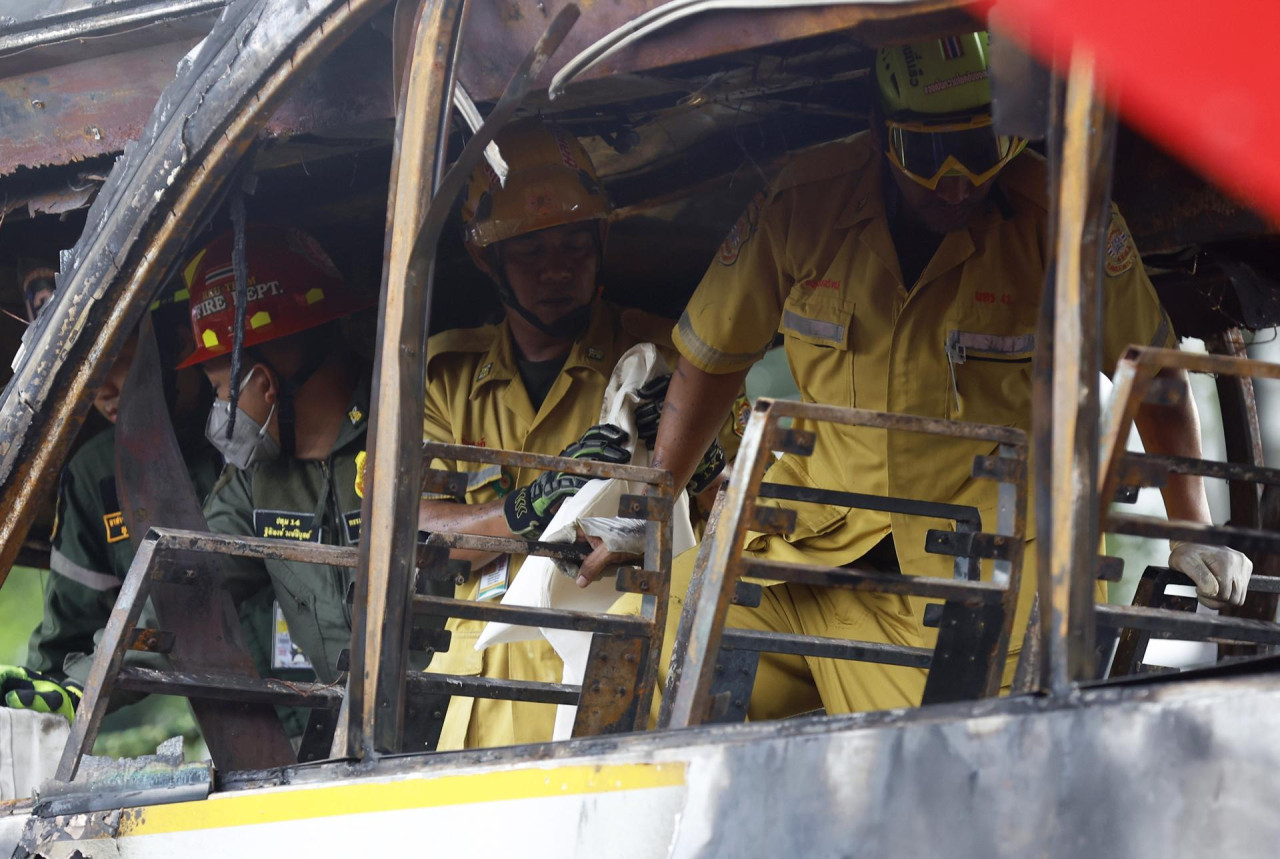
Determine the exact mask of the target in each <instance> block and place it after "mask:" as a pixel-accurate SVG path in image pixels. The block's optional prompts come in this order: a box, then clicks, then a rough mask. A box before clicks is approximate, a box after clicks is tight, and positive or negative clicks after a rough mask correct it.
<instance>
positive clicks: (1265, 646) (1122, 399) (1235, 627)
mask: <svg viewBox="0 0 1280 859" xmlns="http://www.w3.org/2000/svg"><path fill="white" fill-rule="evenodd" d="M1166 369H1170V370H1183V371H1186V372H1190V373H1206V374H1211V375H1214V376H1217V377H1220V378H1226V379H1231V380H1232V381H1233V382H1234V383H1235V384H1236V385H1237V386H1243V387H1246V389H1247V392H1248V400H1249V401H1250V402H1252V380H1253V379H1254V378H1266V379H1277V380H1280V366H1277V365H1275V364H1268V363H1266V362H1262V361H1256V360H1253V359H1249V358H1244V357H1239V356H1238V355H1202V354H1196V353H1190V352H1182V351H1179V350H1176V349H1157V348H1151V347H1138V346H1134V347H1130V349H1129V350H1128V352H1126V354H1125V355H1124V356H1123V357H1122V358H1121V360H1120V363H1119V365H1118V366H1117V369H1116V373H1115V377H1114V382H1115V388H1114V390H1113V392H1112V399H1111V404H1110V407H1109V410H1108V412H1107V416H1106V422H1105V424H1104V427H1103V434H1102V437H1101V439H1100V457H1099V480H1098V486H1099V487H1100V492H1099V496H1098V497H1099V499H1100V501H1101V500H1102V499H1108V500H1109V499H1112V498H1124V499H1126V500H1132V499H1134V498H1136V495H1137V491H1138V490H1139V489H1142V488H1144V487H1153V488H1162V487H1164V486H1165V485H1166V484H1167V482H1168V478H1169V475H1170V474H1189V475H1199V476H1201V477H1210V478H1216V479H1222V480H1228V481H1231V483H1232V487H1233V503H1232V506H1233V513H1234V509H1235V506H1236V501H1235V498H1236V492H1237V491H1238V490H1239V489H1240V488H1241V487H1243V488H1244V497H1245V498H1249V496H1252V498H1251V501H1252V506H1253V507H1254V508H1255V510H1256V508H1257V502H1258V491H1259V487H1262V488H1263V490H1264V491H1263V495H1262V497H1263V499H1264V500H1265V499H1267V498H1268V497H1269V496H1274V495H1276V493H1277V492H1280V490H1272V489H1269V487H1274V486H1280V469H1275V468H1268V467H1266V466H1264V465H1262V464H1261V462H1260V461H1256V462H1218V461H1213V460H1206V459H1196V458H1190V457H1177V456H1161V455H1155V454H1146V453H1133V452H1129V451H1127V450H1126V449H1125V443H1126V440H1127V439H1128V437H1129V432H1130V430H1131V428H1132V426H1133V422H1134V419H1135V417H1136V415H1137V412H1138V408H1139V407H1140V405H1141V404H1142V403H1144V402H1149V403H1157V404H1163V405H1176V404H1179V403H1181V402H1182V401H1183V399H1184V398H1185V397H1188V396H1190V390H1189V389H1188V388H1187V386H1186V385H1182V384H1178V383H1176V380H1172V379H1170V378H1168V377H1162V376H1160V375H1159V373H1160V372H1161V371H1162V370H1166ZM1265 506H1266V505H1265V504H1264V507H1265ZM1273 506H1274V505H1273ZM1099 522H1100V523H1101V530H1102V531H1103V532H1108V531H1109V532H1111V533H1116V534H1127V535H1131V536H1137V537H1144V538H1149V539H1179V540H1188V541H1192V542H1197V543H1204V544H1207V545H1216V546H1230V547H1231V548H1234V549H1237V550H1239V551H1242V552H1244V553H1246V554H1247V555H1249V556H1250V558H1251V560H1253V562H1254V567H1255V570H1257V571H1260V574H1255V575H1254V576H1253V577H1252V578H1251V579H1250V582H1249V595H1250V598H1251V599H1256V597H1255V595H1273V594H1277V593H1280V576H1275V575H1268V574H1267V573H1269V572H1273V571H1274V563H1264V562H1266V561H1267V560H1268V558H1271V559H1275V558H1277V557H1280V531H1277V530H1276V529H1275V526H1276V525H1278V524H1280V523H1277V522H1259V523H1258V524H1260V525H1262V526H1263V527H1242V526H1239V525H1234V524H1229V525H1204V524H1201V523H1198V522H1184V521H1178V520H1166V519H1160V518H1156V517H1150V516H1139V515H1134V514H1127V513H1117V512H1113V511H1112V510H1111V505H1110V504H1108V503H1101V504H1100V511H1099ZM1190 584H1191V580H1190V579H1189V578H1188V577H1186V576H1184V575H1183V574H1181V573H1179V572H1177V571H1175V570H1171V569H1168V568H1165V567H1148V568H1147V570H1146V571H1145V572H1144V574H1143V576H1142V579H1141V581H1140V582H1139V585H1138V589H1137V591H1136V592H1135V593H1134V599H1133V604H1132V605H1131V606H1115V605H1099V606H1096V607H1095V609H1094V615H1095V622H1096V623H1097V624H1098V625H1099V626H1103V627H1110V628H1114V629H1117V630H1119V631H1120V637H1119V644H1118V646H1117V649H1116V654H1115V657H1114V659H1113V660H1112V664H1111V669H1110V672H1109V676H1110V677H1112V678H1117V677H1123V676H1128V675H1132V674H1138V673H1143V672H1144V671H1146V670H1147V669H1145V668H1144V667H1143V664H1142V660H1143V658H1144V656H1145V654H1146V650H1147V644H1148V643H1149V642H1150V640H1151V639H1153V638H1154V639H1177V640H1191V641H1208V642H1216V643H1219V644H1232V645H1249V646H1250V649H1252V650H1254V651H1255V652H1256V651H1257V650H1262V651H1263V652H1268V651H1270V649H1272V648H1275V647H1276V646H1278V645H1280V623H1276V622H1274V618H1275V611H1274V605H1273V606H1272V608H1271V609H1270V610H1269V611H1266V610H1265V609H1264V614H1266V615H1267V618H1266V619H1258V618H1257V617H1236V616H1232V615H1231V614H1229V613H1225V612H1224V613H1220V614H1218V615H1217V616H1214V615H1206V614H1197V613H1196V604H1197V601H1196V599H1195V598H1194V597H1188V596H1179V595H1173V594H1168V593H1166V591H1167V589H1168V587H1169V586H1170V585H1190ZM1262 599H1263V600H1270V601H1272V602H1273V601H1274V597H1273V596H1264V597H1262ZM1231 652H1232V653H1239V652H1241V650H1240V649H1239V648H1237V649H1235V650H1233V651H1231Z"/></svg>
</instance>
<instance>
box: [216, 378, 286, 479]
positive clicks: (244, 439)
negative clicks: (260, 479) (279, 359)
mask: <svg viewBox="0 0 1280 859" xmlns="http://www.w3.org/2000/svg"><path fill="white" fill-rule="evenodd" d="M257 369H258V368H257V367H254V368H253V369H252V370H250V371H249V373H248V375H246V376H245V377H244V381H243V382H241V383H240V390H242V391H243V390H244V388H245V386H246V385H248V384H249V379H250V378H251V377H252V376H253V372H254V370H257ZM275 411H276V407H275V403H272V404H271V411H270V412H269V413H268V414H267V422H266V423H265V424H259V423H258V422H257V421H255V420H254V419H253V418H251V417H249V415H248V413H246V412H245V410H244V409H242V408H239V407H237V408H236V412H237V414H236V425H235V427H234V428H233V429H232V430H231V438H227V424H229V423H231V401H230V400H222V399H214V401H213V406H212V407H211V408H210V409H209V419H208V421H206V422H205V425H204V436H205V438H207V439H209V443H210V444H212V445H213V446H214V447H215V448H217V450H218V452H219V453H221V454H222V455H223V457H224V458H225V459H226V460H227V462H229V463H231V464H232V465H234V466H235V467H236V468H239V469H241V470H243V469H247V468H248V467H249V466H251V465H254V464H255V463H259V462H271V461H272V460H274V459H276V458H278V457H279V456H280V445H279V443H277V442H276V440H275V439H273V438H272V437H271V436H270V434H269V433H268V432H267V424H270V423H271V415H273V414H275Z"/></svg>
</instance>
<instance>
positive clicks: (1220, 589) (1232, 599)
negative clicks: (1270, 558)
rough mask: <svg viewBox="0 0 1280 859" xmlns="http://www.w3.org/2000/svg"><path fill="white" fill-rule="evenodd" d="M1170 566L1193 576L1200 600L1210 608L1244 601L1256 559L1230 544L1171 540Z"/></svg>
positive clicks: (1238, 603)
mask: <svg viewBox="0 0 1280 859" xmlns="http://www.w3.org/2000/svg"><path fill="white" fill-rule="evenodd" d="M1169 549H1170V550H1171V551H1170V552H1169V566H1170V567H1173V568H1174V569H1175V570H1177V571H1178V572H1180V573H1184V574H1185V575H1188V576H1190V577H1191V580H1192V581H1193V582H1195V583H1196V594H1197V595H1198V596H1199V597H1200V602H1202V603H1204V604H1205V605H1207V606H1208V607H1209V608H1222V607H1223V606H1226V605H1240V604H1241V603H1243V602H1244V595H1245V591H1246V590H1247V589H1248V587H1249V576H1250V575H1251V574H1252V573H1253V562H1252V561H1250V560H1249V559H1248V558H1247V557H1245V555H1244V554H1242V553H1240V552H1237V551H1236V550H1235V549H1228V548H1227V547H1226V546H1202V545H1200V544H1199V543H1187V542H1184V541H1182V540H1170V541H1169Z"/></svg>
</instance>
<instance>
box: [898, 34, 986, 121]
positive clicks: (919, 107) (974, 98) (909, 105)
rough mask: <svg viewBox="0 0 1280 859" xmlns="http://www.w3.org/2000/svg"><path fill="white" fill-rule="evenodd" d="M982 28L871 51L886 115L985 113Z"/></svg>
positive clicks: (921, 115)
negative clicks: (978, 30) (874, 60)
mask: <svg viewBox="0 0 1280 859" xmlns="http://www.w3.org/2000/svg"><path fill="white" fill-rule="evenodd" d="M990 52H991V37H990V36H989V35H988V34H987V32H986V31H985V30H983V31H981V32H978V33H966V34H965V35H963V36H946V37H944V38H941V39H930V40H929V41H927V42H917V43H915V44H911V45H897V46H894V47H891V48H881V49H880V50H879V51H877V52H876V88H877V90H878V92H879V95H880V105H881V107H883V108H884V112H885V115H886V116H891V117H901V118H907V117H926V116H940V115H951V116H959V115H963V114H975V113H984V112H990V110H991V81H990V74H991V72H990V67H989V66H988V64H987V57H988V55H989V54H990Z"/></svg>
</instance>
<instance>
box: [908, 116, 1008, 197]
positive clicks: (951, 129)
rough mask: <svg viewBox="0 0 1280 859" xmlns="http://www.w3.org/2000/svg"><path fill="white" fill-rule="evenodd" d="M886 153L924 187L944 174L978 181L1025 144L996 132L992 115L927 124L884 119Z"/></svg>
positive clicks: (933, 186)
mask: <svg viewBox="0 0 1280 859" xmlns="http://www.w3.org/2000/svg"><path fill="white" fill-rule="evenodd" d="M885 125H886V128H887V132H888V133H887V134H886V141H887V145H886V150H887V152H886V154H887V155H888V157H889V160H890V161H892V162H893V164H894V166H896V167H897V168H898V169H900V170H901V171H902V172H904V173H906V174H907V175H908V176H910V177H911V178H912V179H914V180H915V181H917V182H919V183H920V184H921V185H924V186H925V187H926V188H930V189H934V188H937V187H938V182H939V181H941V180H942V178H943V177H945V176H965V177H967V178H968V179H969V181H971V182H973V184H974V185H981V184H982V183H983V182H986V181H987V180H988V179H990V178H991V177H992V176H994V175H995V174H996V173H997V172H998V171H999V170H1000V168H1001V167H1003V166H1004V165H1005V164H1007V163H1009V161H1010V160H1011V159H1012V158H1013V157H1014V156H1015V155H1017V154H1018V153H1019V152H1021V151H1022V150H1023V148H1025V147H1026V141H1025V140H1023V139H1022V138H1019V137H1012V136H1010V135H1007V134H996V133H995V130H994V129H993V128H992V127H991V118H990V117H988V116H981V117H978V118H976V119H974V120H972V121H970V122H965V123H951V124H948V125H928V124H924V123H919V122H898V121H895V120H892V119H889V120H885Z"/></svg>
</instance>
